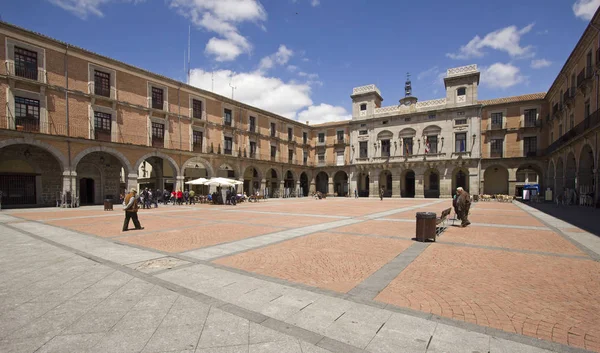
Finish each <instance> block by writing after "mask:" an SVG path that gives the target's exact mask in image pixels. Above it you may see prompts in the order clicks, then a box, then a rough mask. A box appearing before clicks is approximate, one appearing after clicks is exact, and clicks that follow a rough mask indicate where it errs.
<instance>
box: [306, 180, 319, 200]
mask: <svg viewBox="0 0 600 353" xmlns="http://www.w3.org/2000/svg"><path fill="white" fill-rule="evenodd" d="M316 192H317V186H316V185H315V178H312V179H311V180H310V189H308V195H309V196H310V195H312V194H314V193H316Z"/></svg>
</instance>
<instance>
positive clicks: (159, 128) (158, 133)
mask: <svg viewBox="0 0 600 353" xmlns="http://www.w3.org/2000/svg"><path fill="white" fill-rule="evenodd" d="M164 144H165V124H161V123H152V147H164Z"/></svg>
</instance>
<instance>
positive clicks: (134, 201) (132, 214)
mask: <svg viewBox="0 0 600 353" xmlns="http://www.w3.org/2000/svg"><path fill="white" fill-rule="evenodd" d="M136 195H137V190H136V189H131V192H130V193H129V194H127V196H125V201H124V202H123V209H124V210H125V222H123V231H124V232H126V231H128V230H129V220H130V219H131V220H132V221H133V225H134V226H135V229H140V230H141V229H144V227H142V226H141V225H140V221H139V220H138V214H137V212H138V209H139V206H138V198H137V197H136Z"/></svg>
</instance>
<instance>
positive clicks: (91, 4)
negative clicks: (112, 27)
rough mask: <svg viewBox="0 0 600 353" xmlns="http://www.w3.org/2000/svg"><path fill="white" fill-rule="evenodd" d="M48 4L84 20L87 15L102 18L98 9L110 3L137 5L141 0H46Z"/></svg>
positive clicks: (102, 14)
mask: <svg viewBox="0 0 600 353" xmlns="http://www.w3.org/2000/svg"><path fill="white" fill-rule="evenodd" d="M48 1H50V3H52V4H54V5H56V6H58V7H61V8H62V9H63V10H66V11H69V12H71V13H72V14H74V15H75V16H77V17H79V18H81V19H86V18H87V17H88V16H89V15H95V16H98V17H103V16H104V13H103V12H102V11H101V10H100V7H101V6H103V5H106V4H108V3H111V2H128V3H134V4H137V3H139V2H143V0H48Z"/></svg>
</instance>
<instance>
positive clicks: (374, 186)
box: [369, 172, 379, 198]
mask: <svg viewBox="0 0 600 353" xmlns="http://www.w3.org/2000/svg"><path fill="white" fill-rule="evenodd" d="M369 197H375V198H378V197H379V173H375V172H369Z"/></svg>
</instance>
